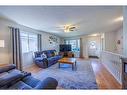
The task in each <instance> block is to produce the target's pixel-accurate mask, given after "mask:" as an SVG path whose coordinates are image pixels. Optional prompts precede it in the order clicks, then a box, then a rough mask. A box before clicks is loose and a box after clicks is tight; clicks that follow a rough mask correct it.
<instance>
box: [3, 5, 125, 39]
mask: <svg viewBox="0 0 127 95" xmlns="http://www.w3.org/2000/svg"><path fill="white" fill-rule="evenodd" d="M122 10H123V9H122V7H120V6H119V7H118V6H99V7H97V6H93V7H92V6H8V7H7V6H0V15H1V16H5V17H7V18H8V19H10V20H13V21H15V22H17V23H19V24H21V25H24V26H27V27H30V28H33V29H37V30H40V31H46V32H50V33H53V34H56V35H59V36H61V37H72V36H78V35H84V34H90V33H94V32H107V31H113V30H115V29H117V28H119V27H120V26H121V25H122V22H115V21H114V20H115V19H117V18H118V17H120V16H122V15H123V14H122ZM65 24H73V25H76V26H77V29H76V31H73V32H69V33H64V32H63V30H62V29H60V28H58V27H59V26H61V25H65Z"/></svg>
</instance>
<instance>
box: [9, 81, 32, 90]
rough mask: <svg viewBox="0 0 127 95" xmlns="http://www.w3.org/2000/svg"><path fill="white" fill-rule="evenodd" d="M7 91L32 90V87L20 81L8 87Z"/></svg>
mask: <svg viewBox="0 0 127 95" xmlns="http://www.w3.org/2000/svg"><path fill="white" fill-rule="evenodd" d="M9 89H32V87H31V86H29V85H27V84H26V83H24V82H22V81H19V82H17V83H16V84H14V85H12V86H11V87H9Z"/></svg>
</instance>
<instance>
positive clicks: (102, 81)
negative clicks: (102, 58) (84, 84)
mask: <svg viewBox="0 0 127 95" xmlns="http://www.w3.org/2000/svg"><path fill="white" fill-rule="evenodd" d="M91 64H92V67H93V71H94V73H95V76H96V82H97V84H98V86H99V89H121V87H122V86H121V85H120V84H119V83H118V82H117V81H116V79H115V78H114V77H113V75H111V74H110V73H109V71H108V70H107V69H106V68H105V67H104V65H103V64H102V63H100V62H99V61H98V60H97V59H91Z"/></svg>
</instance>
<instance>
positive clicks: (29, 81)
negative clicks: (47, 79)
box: [22, 76, 41, 88]
mask: <svg viewBox="0 0 127 95" xmlns="http://www.w3.org/2000/svg"><path fill="white" fill-rule="evenodd" d="M22 81H23V82H24V83H26V84H27V85H29V86H31V87H32V88H35V87H36V86H37V84H38V83H41V81H40V80H38V79H36V78H34V77H32V76H27V77H25V78H24V79H23V80H22Z"/></svg>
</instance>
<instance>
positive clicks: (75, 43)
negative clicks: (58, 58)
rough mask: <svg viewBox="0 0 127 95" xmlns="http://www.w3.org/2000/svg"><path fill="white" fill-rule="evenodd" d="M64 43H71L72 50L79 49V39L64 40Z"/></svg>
mask: <svg viewBox="0 0 127 95" xmlns="http://www.w3.org/2000/svg"><path fill="white" fill-rule="evenodd" d="M65 44H71V49H72V51H80V40H79V39H76V40H66V41H65Z"/></svg>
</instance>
